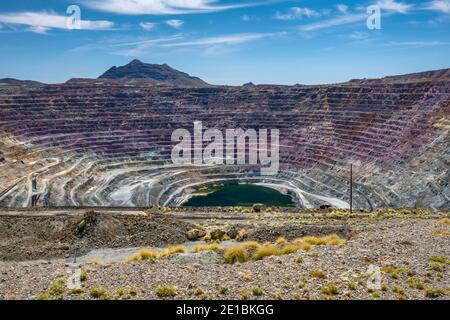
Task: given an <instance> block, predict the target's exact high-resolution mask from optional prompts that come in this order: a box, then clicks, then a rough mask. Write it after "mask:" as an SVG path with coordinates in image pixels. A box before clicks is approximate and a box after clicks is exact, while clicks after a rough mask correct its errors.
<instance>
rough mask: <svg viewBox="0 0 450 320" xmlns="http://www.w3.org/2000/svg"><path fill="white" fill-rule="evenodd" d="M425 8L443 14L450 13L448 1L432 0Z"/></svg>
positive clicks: (449, 0)
mask: <svg viewBox="0 0 450 320" xmlns="http://www.w3.org/2000/svg"><path fill="white" fill-rule="evenodd" d="M426 8H427V9H429V10H434V11H440V12H443V13H450V0H434V1H431V2H429V3H428V4H427V6H426Z"/></svg>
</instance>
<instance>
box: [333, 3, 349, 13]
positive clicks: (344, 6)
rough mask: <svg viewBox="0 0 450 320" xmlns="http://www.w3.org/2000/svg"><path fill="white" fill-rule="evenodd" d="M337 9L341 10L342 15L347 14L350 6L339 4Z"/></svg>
mask: <svg viewBox="0 0 450 320" xmlns="http://www.w3.org/2000/svg"><path fill="white" fill-rule="evenodd" d="M336 8H337V9H338V10H339V12H340V13H343V14H346V13H347V12H348V6H347V5H345V4H338V5H337V6H336Z"/></svg>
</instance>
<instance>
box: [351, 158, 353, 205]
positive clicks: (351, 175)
mask: <svg viewBox="0 0 450 320" xmlns="http://www.w3.org/2000/svg"><path fill="white" fill-rule="evenodd" d="M352 211H353V164H350V213H352Z"/></svg>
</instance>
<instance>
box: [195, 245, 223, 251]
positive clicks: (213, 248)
mask: <svg viewBox="0 0 450 320" xmlns="http://www.w3.org/2000/svg"><path fill="white" fill-rule="evenodd" d="M220 249H221V246H220V245H219V244H218V243H210V244H197V245H195V246H194V252H200V251H217V250H220Z"/></svg>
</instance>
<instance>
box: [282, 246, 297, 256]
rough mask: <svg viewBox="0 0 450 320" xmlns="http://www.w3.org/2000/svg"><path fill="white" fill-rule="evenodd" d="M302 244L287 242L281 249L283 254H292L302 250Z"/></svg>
mask: <svg viewBox="0 0 450 320" xmlns="http://www.w3.org/2000/svg"><path fill="white" fill-rule="evenodd" d="M300 248H301V245H297V244H287V245H285V246H283V247H282V248H281V249H280V251H281V254H292V253H296V252H297V251H298V250H300Z"/></svg>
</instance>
